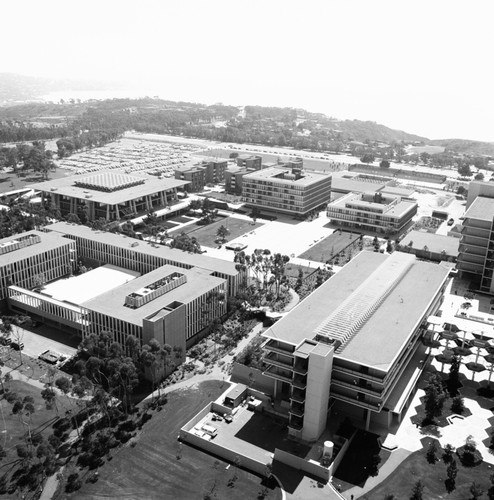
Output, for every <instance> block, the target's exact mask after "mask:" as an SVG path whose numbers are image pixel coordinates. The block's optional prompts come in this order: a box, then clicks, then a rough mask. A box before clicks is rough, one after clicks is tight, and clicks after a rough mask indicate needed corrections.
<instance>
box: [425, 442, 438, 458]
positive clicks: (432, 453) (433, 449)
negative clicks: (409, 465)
mask: <svg viewBox="0 0 494 500" xmlns="http://www.w3.org/2000/svg"><path fill="white" fill-rule="evenodd" d="M436 454H437V441H436V440H435V439H433V440H432V441H431V442H430V444H429V448H428V449H427V453H426V457H427V462H429V463H430V464H435V463H436V462H437V460H438V459H437V455H436Z"/></svg>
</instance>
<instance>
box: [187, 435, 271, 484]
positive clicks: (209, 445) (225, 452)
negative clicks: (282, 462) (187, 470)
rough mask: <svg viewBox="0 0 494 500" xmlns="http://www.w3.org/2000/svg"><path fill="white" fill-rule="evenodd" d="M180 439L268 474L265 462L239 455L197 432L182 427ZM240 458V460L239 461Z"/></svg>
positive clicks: (230, 460)
mask: <svg viewBox="0 0 494 500" xmlns="http://www.w3.org/2000/svg"><path fill="white" fill-rule="evenodd" d="M180 439H181V440H182V441H184V442H186V443H190V444H192V445H194V446H197V447H198V448H200V449H201V450H205V451H207V452H208V453H211V454H213V455H216V456H217V457H220V458H223V459H225V460H227V461H228V462H231V463H235V462H237V463H239V465H240V467H243V468H246V469H249V470H251V471H253V472H255V473H257V474H259V475H261V476H266V475H267V467H266V464H265V463H262V462H258V461H257V460H254V459H253V458H250V457H247V456H245V455H239V454H238V453H236V452H235V451H233V450H230V449H228V448H225V447H224V446H220V445H218V444H216V443H215V442H214V440H212V441H207V440H206V439H203V438H201V437H199V436H196V435H195V434H192V433H190V432H188V431H186V430H184V428H183V427H182V429H180ZM239 460H240V462H239Z"/></svg>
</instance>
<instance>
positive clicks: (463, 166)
mask: <svg viewBox="0 0 494 500" xmlns="http://www.w3.org/2000/svg"><path fill="white" fill-rule="evenodd" d="M458 173H459V174H460V175H461V176H462V177H471V175H472V170H471V169H470V165H468V163H463V162H462V163H460V165H458Z"/></svg>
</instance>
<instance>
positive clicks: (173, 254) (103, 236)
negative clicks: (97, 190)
mask: <svg viewBox="0 0 494 500" xmlns="http://www.w3.org/2000/svg"><path fill="white" fill-rule="evenodd" d="M46 229H48V230H49V231H54V232H55V233H62V234H66V235H69V236H74V237H79V238H85V239H88V240H92V241H96V242H101V243H104V244H107V245H111V246H115V247H118V248H128V249H130V250H132V251H133V252H136V253H141V254H145V255H155V256H158V257H161V258H163V259H168V260H170V261H174V262H181V263H183V264H188V265H190V266H193V267H202V268H203V269H209V270H211V271H216V272H219V273H222V274H226V275H230V276H236V275H237V274H238V271H237V270H236V269H235V263H234V262H229V261H227V260H222V259H216V258H214V257H209V256H207V255H204V254H194V253H188V252H184V251H182V250H178V249H176V248H170V247H167V246H166V245H157V244H153V243H150V242H145V241H141V240H137V239H135V238H129V237H128V236H124V235H119V234H115V233H108V232H105V231H94V230H93V229H91V228H89V227H87V226H82V225H77V224H69V223H67V222H56V223H55V224H50V225H49V226H46ZM232 258H233V256H232Z"/></svg>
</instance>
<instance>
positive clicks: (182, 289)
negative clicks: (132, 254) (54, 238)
mask: <svg viewBox="0 0 494 500" xmlns="http://www.w3.org/2000/svg"><path fill="white" fill-rule="evenodd" d="M174 272H176V273H180V274H184V275H185V276H186V277H187V282H186V283H184V284H183V285H180V286H178V287H177V288H174V289H172V290H170V291H169V292H167V293H165V294H163V295H160V296H158V297H156V298H155V299H153V300H151V301H149V302H147V303H146V304H144V305H142V306H141V307H138V308H137V309H133V308H131V307H127V306H125V305H124V304H125V298H126V297H127V295H129V294H131V293H133V292H136V291H137V290H139V289H141V288H144V287H146V286H147V285H149V284H150V283H153V282H154V281H158V280H159V279H160V278H162V277H163V276H166V275H169V274H171V273H174ZM223 283H225V280H224V279H222V278H215V277H214V276H212V275H211V273H210V272H209V271H207V270H205V269H198V268H193V269H183V268H182V267H176V266H168V265H167V266H162V267H159V268H158V269H155V270H154V271H151V272H150V273H147V274H144V275H143V276H140V277H138V278H135V279H134V280H132V281H128V282H126V283H123V284H121V285H120V286H118V287H116V288H112V289H109V290H108V291H106V292H105V293H103V294H100V295H98V297H94V298H92V299H89V300H87V301H86V302H84V303H83V304H82V306H83V307H85V308H87V309H90V310H91V311H95V312H97V313H101V314H104V315H107V316H113V317H116V318H118V319H120V320H122V321H125V322H127V323H131V324H135V325H138V326H142V320H143V319H144V318H147V317H150V316H153V315H155V314H156V313H157V312H159V311H160V310H162V309H164V308H165V307H167V306H168V305H169V304H171V303H173V302H181V303H183V304H187V303H188V302H192V301H193V300H194V299H196V298H198V297H200V296H201V295H203V294H205V293H207V292H208V291H209V290H212V289H213V288H215V287H217V286H219V285H221V284H223Z"/></svg>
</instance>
